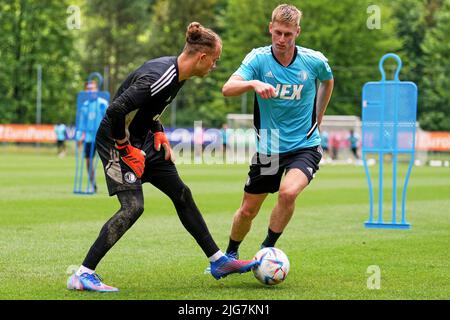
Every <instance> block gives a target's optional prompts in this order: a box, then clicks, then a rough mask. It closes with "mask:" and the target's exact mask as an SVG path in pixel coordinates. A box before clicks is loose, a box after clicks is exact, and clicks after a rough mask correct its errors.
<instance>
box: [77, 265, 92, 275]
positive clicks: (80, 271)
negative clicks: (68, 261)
mask: <svg viewBox="0 0 450 320" xmlns="http://www.w3.org/2000/svg"><path fill="white" fill-rule="evenodd" d="M83 273H89V274H93V273H95V270H91V269H89V268H86V267H85V266H83V265H81V266H80V268H79V269H78V271H77V273H76V275H77V276H81V275H82V274H83Z"/></svg>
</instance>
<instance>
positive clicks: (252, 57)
mask: <svg viewBox="0 0 450 320" xmlns="http://www.w3.org/2000/svg"><path fill="white" fill-rule="evenodd" d="M257 74H258V58H257V56H256V49H253V50H252V51H251V52H250V53H249V54H248V55H247V56H246V57H245V59H244V61H242V63H241V66H240V67H239V69H237V70H236V72H235V73H234V74H233V75H236V76H240V77H241V78H242V79H244V80H246V81H250V80H255V79H256V78H257Z"/></svg>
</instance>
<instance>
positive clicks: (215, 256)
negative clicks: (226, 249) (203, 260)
mask: <svg viewBox="0 0 450 320" xmlns="http://www.w3.org/2000/svg"><path fill="white" fill-rule="evenodd" d="M223 256H224V254H223V252H222V251H220V250H219V251H217V252H216V253H214V254H213V255H212V256H211V257H209V258H208V259H209V261H210V262H216V261H217V260H219V259H220V258H222V257H223Z"/></svg>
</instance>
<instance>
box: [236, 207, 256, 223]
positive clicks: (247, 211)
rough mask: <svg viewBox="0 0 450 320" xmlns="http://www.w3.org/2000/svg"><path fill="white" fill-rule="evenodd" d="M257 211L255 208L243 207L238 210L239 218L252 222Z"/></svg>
mask: <svg viewBox="0 0 450 320" xmlns="http://www.w3.org/2000/svg"><path fill="white" fill-rule="evenodd" d="M258 211H259V210H258V209H257V208H254V207H251V206H246V205H244V206H242V207H241V208H240V209H239V212H238V214H239V216H240V217H241V218H244V219H246V220H253V219H254V218H255V217H256V216H257V214H258Z"/></svg>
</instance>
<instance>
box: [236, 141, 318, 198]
mask: <svg viewBox="0 0 450 320" xmlns="http://www.w3.org/2000/svg"><path fill="white" fill-rule="evenodd" d="M322 154H323V151H322V147H321V146H315V147H311V148H304V149H300V150H296V151H294V152H289V153H283V154H279V155H273V156H266V155H262V154H259V153H256V154H255V155H254V156H253V159H252V165H251V166H250V171H249V173H248V180H247V183H246V184H245V188H244V190H245V192H247V193H251V194H262V193H275V192H277V191H278V190H279V189H280V183H281V178H282V177H283V174H284V173H285V172H287V171H289V170H290V169H294V168H297V169H300V170H301V171H302V172H303V173H304V174H305V175H306V177H307V178H308V181H309V182H311V180H312V179H313V178H314V174H315V173H316V172H317V170H319V162H320V160H321V159H322Z"/></svg>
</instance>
